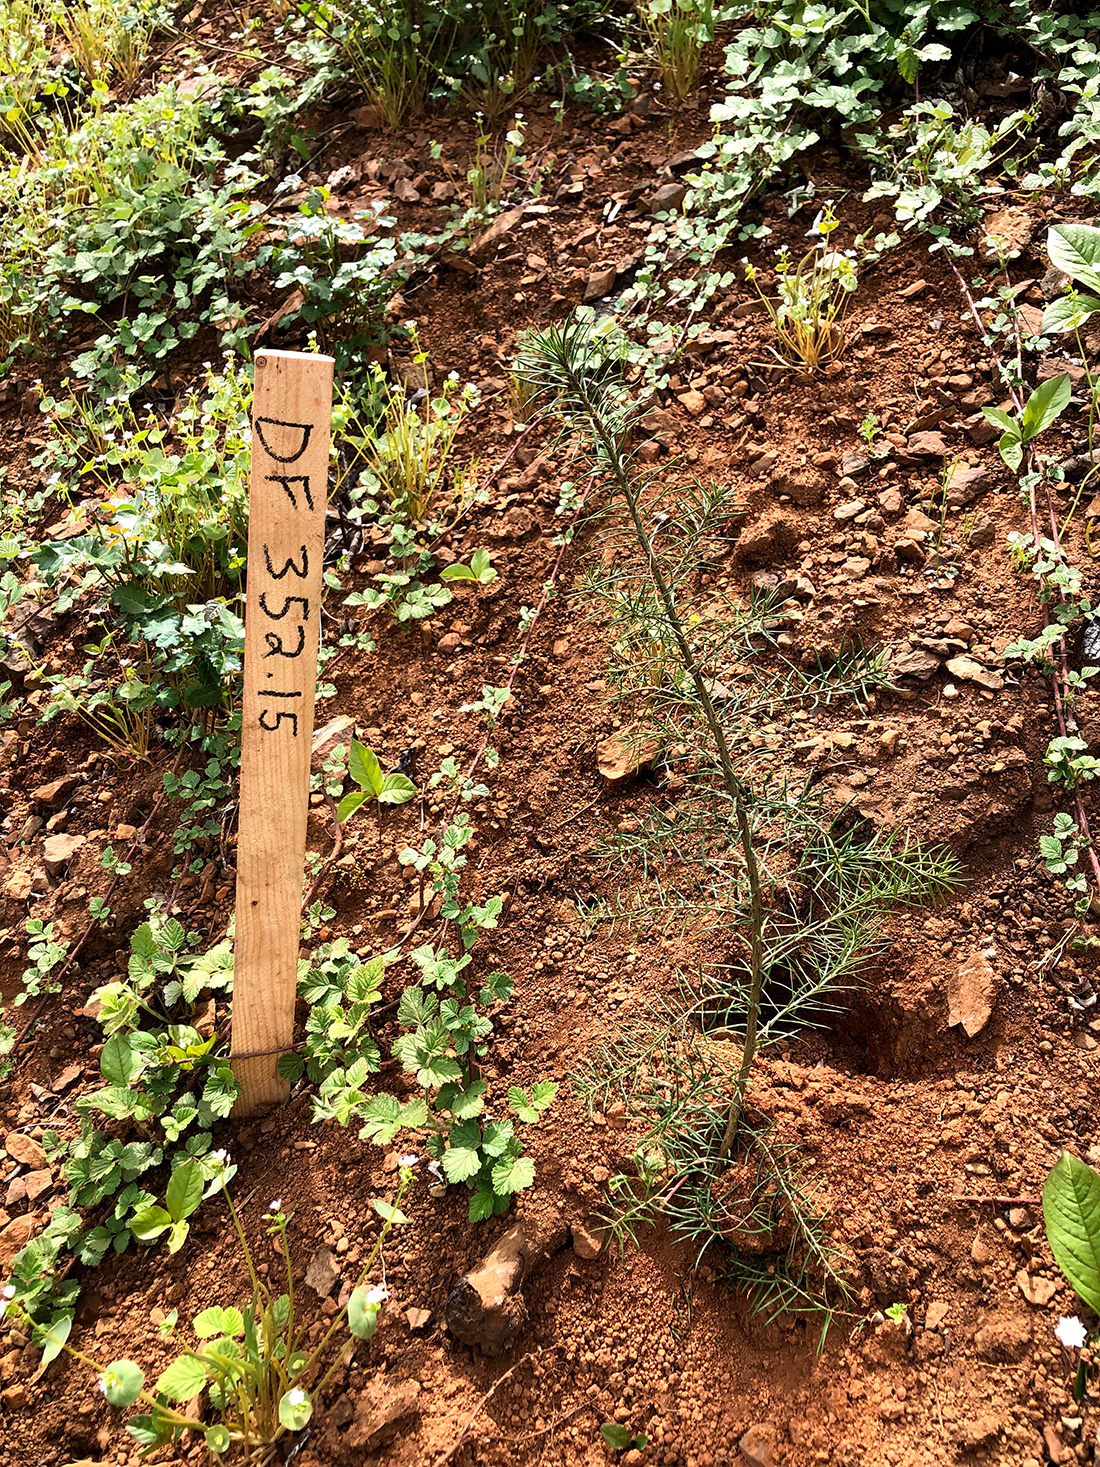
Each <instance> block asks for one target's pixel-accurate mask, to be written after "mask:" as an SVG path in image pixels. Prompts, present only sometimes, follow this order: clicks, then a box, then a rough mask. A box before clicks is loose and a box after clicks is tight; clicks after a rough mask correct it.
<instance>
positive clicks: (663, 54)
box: [637, 0, 715, 102]
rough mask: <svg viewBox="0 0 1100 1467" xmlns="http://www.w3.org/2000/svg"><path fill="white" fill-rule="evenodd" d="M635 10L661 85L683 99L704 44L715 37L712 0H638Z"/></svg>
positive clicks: (687, 94)
mask: <svg viewBox="0 0 1100 1467" xmlns="http://www.w3.org/2000/svg"><path fill="white" fill-rule="evenodd" d="M637 9H638V18H639V19H640V21H641V23H642V26H643V28H644V30H645V33H646V37H647V39H648V41H649V47H650V51H651V54H652V56H653V64H654V65H655V67H656V68H657V71H658V72H659V74H660V78H661V86H662V88H663V90H664V91H665V92H666V93H667V94H668V95H669V96H670V97H671V98H672V99H673V101H675V102H682V101H683V100H684V99H685V98H686V97H690V96H691V94H692V92H693V91H694V90H695V87H696V85H697V82H698V79H699V62H700V59H701V57H702V54H703V47H704V46H706V45H707V44H708V42H710V41H713V40H714V25H715V12H714V5H713V3H712V0H638V6H637Z"/></svg>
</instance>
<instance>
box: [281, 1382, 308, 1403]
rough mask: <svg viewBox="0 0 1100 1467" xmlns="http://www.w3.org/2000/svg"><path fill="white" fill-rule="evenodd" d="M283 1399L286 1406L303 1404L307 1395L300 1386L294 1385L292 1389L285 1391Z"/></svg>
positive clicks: (306, 1399)
mask: <svg viewBox="0 0 1100 1467" xmlns="http://www.w3.org/2000/svg"><path fill="white" fill-rule="evenodd" d="M285 1399H286V1403H287V1405H288V1406H304V1405H305V1404H306V1402H307V1401H308V1400H309V1397H308V1396H307V1395H306V1393H305V1391H303V1390H302V1388H301V1387H300V1386H295V1387H294V1389H293V1390H292V1391H287V1393H286V1397H285Z"/></svg>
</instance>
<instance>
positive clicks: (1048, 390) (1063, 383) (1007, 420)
mask: <svg viewBox="0 0 1100 1467" xmlns="http://www.w3.org/2000/svg"><path fill="white" fill-rule="evenodd" d="M1072 391H1073V389H1072V386H1071V384H1070V378H1069V373H1068V372H1061V373H1059V375H1058V376H1057V377H1049V378H1048V379H1047V381H1045V382H1041V383H1040V384H1039V386H1038V387H1036V389H1035V391H1034V392H1032V393H1031V395H1030V396H1029V398H1028V399H1027V402H1026V403H1025V405H1024V410H1023V412H1022V413H1020V414H1019V416H1015V417H1014V416H1013V415H1012V414H1010V413H1006V412H1005V411H1004V409H1003V408H993V407H984V408H982V412H983V413H984V414H985V416H986V418H987V419H988V420H989V422H991V423H992V424H993V426H994V427H995V428H1000V429H1001V438H1000V441H999V443H998V444H997V447H998V449H999V450H1000V454H1001V457H1002V458H1003V459H1004V461H1005V463H1006V464H1007V465H1008V467H1009V468H1010V469H1012V471H1013V472H1015V471H1016V470H1017V469H1018V468H1019V467H1020V464H1021V463H1022V462H1023V457H1024V448H1025V447H1026V445H1027V444H1029V443H1030V442H1031V441H1032V439H1034V438H1037V437H1038V436H1039V434H1040V433H1043V432H1045V431H1046V429H1047V428H1049V427H1051V425H1052V424H1053V423H1055V422H1057V420H1058V418H1059V417H1060V416H1061V415H1062V413H1063V412H1065V410H1066V408H1067V406H1068V405H1069V400H1070V396H1071V395H1072Z"/></svg>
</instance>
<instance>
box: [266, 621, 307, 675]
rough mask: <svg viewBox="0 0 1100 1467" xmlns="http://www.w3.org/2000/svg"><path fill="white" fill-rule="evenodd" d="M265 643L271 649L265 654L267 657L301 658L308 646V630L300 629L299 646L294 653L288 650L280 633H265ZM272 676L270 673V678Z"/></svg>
mask: <svg viewBox="0 0 1100 1467" xmlns="http://www.w3.org/2000/svg"><path fill="white" fill-rule="evenodd" d="M264 641H265V642H266V643H267V645H268V646H269V647H270V648H271V651H270V652H265V653H264V656H265V657H301V655H302V652H303V651H304V650H305V645H306V629H305V627H299V628H298V645H297V647H296V648H295V649H294V651H293V652H288V651H287V650H286V648H285V647H284V646H283V639H282V637H281V636H280V635H279V633H278V632H264ZM270 676H271V674H270V673H268V677H270Z"/></svg>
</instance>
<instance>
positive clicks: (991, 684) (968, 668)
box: [947, 657, 1005, 693]
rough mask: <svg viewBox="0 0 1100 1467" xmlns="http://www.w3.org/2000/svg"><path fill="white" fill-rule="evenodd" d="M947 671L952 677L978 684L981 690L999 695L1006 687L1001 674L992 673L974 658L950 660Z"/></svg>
mask: <svg viewBox="0 0 1100 1467" xmlns="http://www.w3.org/2000/svg"><path fill="white" fill-rule="evenodd" d="M947 670H948V672H949V673H950V674H951V676H952V677H957V678H961V680H962V681H963V682H967V683H977V684H978V686H979V687H980V688H987V689H988V690H989V691H990V692H991V693H999V692H1000V690H1001V689H1002V688H1003V687H1004V685H1005V684H1004V678H1003V677H1001V675H1000V673H997V672H990V671H989V669H988V668H986V667H983V666H982V665H981V663H980V662H975V661H974V659H973V658H972V657H952V658H950V659H949V661H948V663H947Z"/></svg>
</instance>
